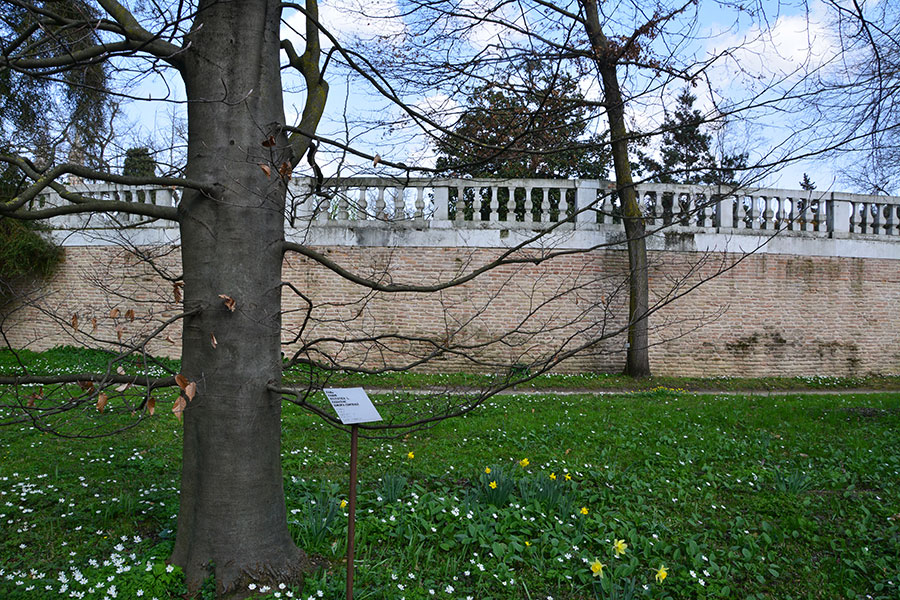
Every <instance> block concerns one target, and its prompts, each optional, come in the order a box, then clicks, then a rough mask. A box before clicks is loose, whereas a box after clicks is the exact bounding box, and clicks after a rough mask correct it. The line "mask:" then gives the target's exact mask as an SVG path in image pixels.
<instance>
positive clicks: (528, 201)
mask: <svg viewBox="0 0 900 600" xmlns="http://www.w3.org/2000/svg"><path fill="white" fill-rule="evenodd" d="M533 189H534V188H532V187H530V186H525V203H524V206H525V214H523V215H522V221H523V222H525V223H530V222H533V221H534V200H532V198H531V192H532V190H533Z"/></svg>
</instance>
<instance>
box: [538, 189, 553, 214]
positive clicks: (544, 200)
mask: <svg viewBox="0 0 900 600" xmlns="http://www.w3.org/2000/svg"><path fill="white" fill-rule="evenodd" d="M542 191H543V194H541V199H540V206H538V214H539V215H540V221H541V223H549V222H550V188H548V187H545V188H544V189H543V190H542Z"/></svg>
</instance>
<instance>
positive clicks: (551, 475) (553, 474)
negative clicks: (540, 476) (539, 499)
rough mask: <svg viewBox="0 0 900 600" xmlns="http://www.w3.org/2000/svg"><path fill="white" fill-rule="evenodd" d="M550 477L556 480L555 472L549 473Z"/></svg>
mask: <svg viewBox="0 0 900 600" xmlns="http://www.w3.org/2000/svg"><path fill="white" fill-rule="evenodd" d="M550 479H552V480H553V481H556V473H550Z"/></svg>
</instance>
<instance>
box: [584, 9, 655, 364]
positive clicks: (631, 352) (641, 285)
mask: <svg viewBox="0 0 900 600" xmlns="http://www.w3.org/2000/svg"><path fill="white" fill-rule="evenodd" d="M582 5H583V7H584V9H585V21H584V22H585V29H586V30H587V34H588V39H589V40H590V43H591V47H592V49H593V52H594V64H595V65H596V66H597V70H598V72H599V73H600V79H601V81H602V83H603V91H604V96H605V99H606V103H605V104H606V114H607V119H608V121H609V131H610V142H611V145H612V156H613V167H614V168H615V172H616V188H617V189H618V193H619V199H620V200H621V203H622V221H623V223H624V224H625V237H626V239H627V244H628V267H629V279H628V284H629V287H628V291H629V310H628V347H627V349H626V357H625V369H624V373H625V374H626V375H630V376H632V377H649V376H650V344H649V341H650V339H649V335H648V329H649V327H648V321H647V311H648V309H649V299H650V294H649V283H648V278H649V271H648V269H647V243H646V228H645V227H644V218H643V214H642V213H641V207H640V205H639V204H638V201H637V195H636V194H635V190H634V180H633V179H632V174H631V161H630V160H629V159H628V128H627V127H626V125H625V102H624V100H623V99H622V91H621V89H620V87H619V78H618V74H617V73H616V66H617V64H618V55H617V51H616V49H615V48H614V47H612V46H611V45H610V44H609V40H608V39H607V38H606V36H605V35H604V33H603V29H602V28H601V26H600V18H599V15H598V12H597V3H596V0H582Z"/></svg>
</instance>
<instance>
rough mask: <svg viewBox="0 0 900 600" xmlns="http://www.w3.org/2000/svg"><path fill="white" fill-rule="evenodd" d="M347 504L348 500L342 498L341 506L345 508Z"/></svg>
mask: <svg viewBox="0 0 900 600" xmlns="http://www.w3.org/2000/svg"><path fill="white" fill-rule="evenodd" d="M346 506H347V501H346V500H341V508H345V507H346Z"/></svg>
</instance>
